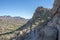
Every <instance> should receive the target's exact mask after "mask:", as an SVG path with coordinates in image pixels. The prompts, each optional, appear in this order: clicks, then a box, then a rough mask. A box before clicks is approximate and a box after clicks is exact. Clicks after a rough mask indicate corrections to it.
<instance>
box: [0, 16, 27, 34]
mask: <svg viewBox="0 0 60 40" xmlns="http://www.w3.org/2000/svg"><path fill="white" fill-rule="evenodd" d="M27 21H28V19H25V18H22V17H11V16H0V33H3V32H8V31H13V30H15V29H17V28H19V27H20V26H22V25H24V24H25V23H26V22H27Z"/></svg>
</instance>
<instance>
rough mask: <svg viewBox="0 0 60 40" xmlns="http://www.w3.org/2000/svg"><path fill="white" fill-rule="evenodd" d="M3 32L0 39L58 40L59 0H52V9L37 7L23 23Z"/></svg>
mask: <svg viewBox="0 0 60 40" xmlns="http://www.w3.org/2000/svg"><path fill="white" fill-rule="evenodd" d="M3 34H4V33H3ZM3 34H0V36H1V38H0V39H1V40H2V39H3V40H60V1H59V0H55V1H54V5H53V8H52V11H51V10H50V9H47V8H43V7H38V8H37V9H36V10H35V13H34V15H33V17H32V18H31V19H30V20H29V21H28V22H27V23H26V24H25V25H23V26H21V27H20V28H18V29H16V30H15V31H12V32H10V33H9V32H8V33H5V34H4V35H3ZM11 35H13V36H11ZM4 36H5V37H6V36H7V37H6V38H4ZM8 36H9V37H8Z"/></svg>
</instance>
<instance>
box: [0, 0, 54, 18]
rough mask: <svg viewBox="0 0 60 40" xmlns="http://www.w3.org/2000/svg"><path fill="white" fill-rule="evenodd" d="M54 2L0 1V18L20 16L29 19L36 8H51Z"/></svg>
mask: <svg viewBox="0 0 60 40" xmlns="http://www.w3.org/2000/svg"><path fill="white" fill-rule="evenodd" d="M53 2H54V0H0V16H4V15H10V16H20V17H24V18H26V19H30V18H31V17H32V16H33V14H34V11H35V9H36V8H37V7H38V6H43V7H44V8H52V6H53Z"/></svg>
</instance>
